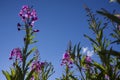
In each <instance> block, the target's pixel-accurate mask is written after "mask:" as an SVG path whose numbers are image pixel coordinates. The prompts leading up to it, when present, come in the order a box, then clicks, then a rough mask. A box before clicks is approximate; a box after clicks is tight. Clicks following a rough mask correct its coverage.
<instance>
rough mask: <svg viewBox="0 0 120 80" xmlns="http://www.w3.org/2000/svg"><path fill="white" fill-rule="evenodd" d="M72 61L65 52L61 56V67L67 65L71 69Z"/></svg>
mask: <svg viewBox="0 0 120 80" xmlns="http://www.w3.org/2000/svg"><path fill="white" fill-rule="evenodd" d="M72 64H73V60H72V58H71V56H70V53H68V52H66V53H64V54H63V58H62V63H61V65H67V66H68V67H69V68H72Z"/></svg>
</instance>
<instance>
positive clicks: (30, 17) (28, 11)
mask: <svg viewBox="0 0 120 80" xmlns="http://www.w3.org/2000/svg"><path fill="white" fill-rule="evenodd" d="M19 16H20V17H21V18H22V20H23V22H25V23H29V26H33V25H34V22H35V21H36V20H38V17H37V14H36V10H35V9H32V8H31V7H29V6H28V5H24V6H23V7H22V9H21V10H20V13H19Z"/></svg>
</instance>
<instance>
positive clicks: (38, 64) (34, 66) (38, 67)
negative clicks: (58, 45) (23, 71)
mask: <svg viewBox="0 0 120 80" xmlns="http://www.w3.org/2000/svg"><path fill="white" fill-rule="evenodd" d="M44 65H45V63H44V62H40V61H35V62H33V64H32V70H33V69H35V71H36V72H40V71H41V70H42V68H43V67H44Z"/></svg>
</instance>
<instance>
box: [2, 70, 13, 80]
mask: <svg viewBox="0 0 120 80" xmlns="http://www.w3.org/2000/svg"><path fill="white" fill-rule="evenodd" d="M2 73H3V74H4V75H5V77H6V79H7V80H11V78H10V74H9V73H8V72H7V71H3V70H2Z"/></svg>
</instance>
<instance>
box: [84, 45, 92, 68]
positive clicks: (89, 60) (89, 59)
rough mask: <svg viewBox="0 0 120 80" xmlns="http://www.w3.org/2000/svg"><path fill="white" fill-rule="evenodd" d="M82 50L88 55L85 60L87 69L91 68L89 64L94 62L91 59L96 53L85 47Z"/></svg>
mask: <svg viewBox="0 0 120 80" xmlns="http://www.w3.org/2000/svg"><path fill="white" fill-rule="evenodd" d="M82 50H83V53H85V54H86V56H85V59H84V61H85V63H86V67H87V68H89V67H90V66H89V64H90V63H91V62H92V59H91V57H92V55H93V54H94V51H93V50H91V51H90V50H89V49H88V47H83V48H82Z"/></svg>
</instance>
